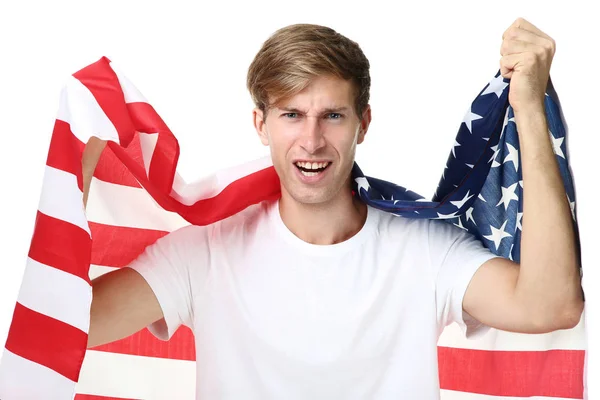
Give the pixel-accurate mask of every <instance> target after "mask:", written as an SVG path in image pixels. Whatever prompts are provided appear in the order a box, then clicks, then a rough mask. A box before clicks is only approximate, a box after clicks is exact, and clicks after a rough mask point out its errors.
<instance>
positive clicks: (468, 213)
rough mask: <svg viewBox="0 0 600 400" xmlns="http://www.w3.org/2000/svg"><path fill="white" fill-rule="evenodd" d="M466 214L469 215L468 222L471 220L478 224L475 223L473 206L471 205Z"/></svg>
mask: <svg viewBox="0 0 600 400" xmlns="http://www.w3.org/2000/svg"><path fill="white" fill-rule="evenodd" d="M465 215H466V216H467V222H469V220H471V221H473V223H474V224H475V225H476V226H477V224H476V223H475V219H474V218H473V207H469V209H468V210H467V212H466V213H465Z"/></svg>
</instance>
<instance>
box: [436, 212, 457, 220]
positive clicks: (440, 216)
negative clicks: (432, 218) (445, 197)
mask: <svg viewBox="0 0 600 400" xmlns="http://www.w3.org/2000/svg"><path fill="white" fill-rule="evenodd" d="M437 215H438V219H449V218H456V211H454V212H453V213H452V214H440V213H437Z"/></svg>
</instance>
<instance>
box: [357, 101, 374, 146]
mask: <svg viewBox="0 0 600 400" xmlns="http://www.w3.org/2000/svg"><path fill="white" fill-rule="evenodd" d="M370 124H371V106H370V105H369V104H367V106H366V107H365V109H364V111H363V113H362V120H361V121H360V128H359V132H358V139H357V141H356V143H357V144H361V143H362V142H363V141H364V140H365V135H366V134H367V130H368V129H369V125H370Z"/></svg>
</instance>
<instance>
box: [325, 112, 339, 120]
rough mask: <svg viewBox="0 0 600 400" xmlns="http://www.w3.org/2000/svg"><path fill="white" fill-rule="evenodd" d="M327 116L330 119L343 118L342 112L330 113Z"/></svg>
mask: <svg viewBox="0 0 600 400" xmlns="http://www.w3.org/2000/svg"><path fill="white" fill-rule="evenodd" d="M327 117H328V118H330V119H340V118H342V114H340V113H329V114H327Z"/></svg>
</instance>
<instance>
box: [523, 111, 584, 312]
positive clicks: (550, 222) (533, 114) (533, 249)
mask: <svg viewBox="0 0 600 400" xmlns="http://www.w3.org/2000/svg"><path fill="white" fill-rule="evenodd" d="M515 121H516V123H517V127H518V130H519V142H520V152H521V165H522V168H523V171H522V173H523V201H524V203H523V220H522V223H521V225H522V236H521V262H520V264H521V266H520V272H519V278H518V281H517V287H516V294H517V296H518V297H519V298H520V299H521V300H523V301H524V304H527V305H528V307H531V311H532V315H535V316H537V317H540V318H550V319H553V320H555V319H558V320H562V319H563V318H564V320H569V319H571V318H577V319H579V315H580V314H581V309H582V307H583V305H582V300H581V286H580V276H579V265H578V257H577V250H576V244H575V234H574V226H573V219H572V215H571V209H570V205H569V201H568V199H567V196H566V195H565V189H564V185H563V182H562V178H561V175H560V172H559V168H558V163H557V161H556V156H555V155H554V152H553V150H552V143H551V140H550V137H549V132H548V126H547V122H546V117H545V114H544V110H543V106H541V105H540V107H539V108H533V109H531V110H528V111H527V112H521V113H520V114H516V113H515Z"/></svg>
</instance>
